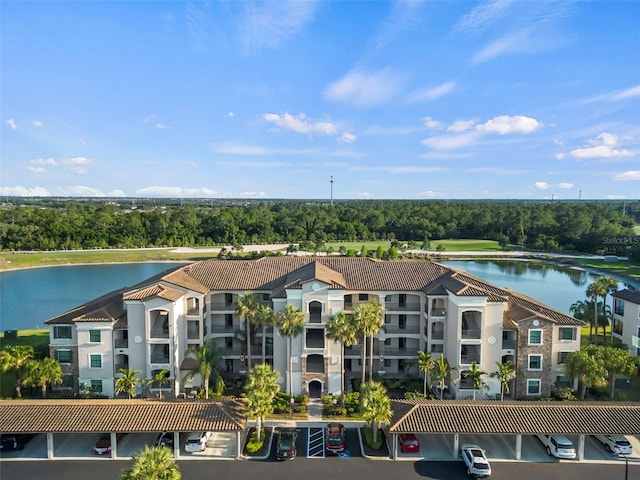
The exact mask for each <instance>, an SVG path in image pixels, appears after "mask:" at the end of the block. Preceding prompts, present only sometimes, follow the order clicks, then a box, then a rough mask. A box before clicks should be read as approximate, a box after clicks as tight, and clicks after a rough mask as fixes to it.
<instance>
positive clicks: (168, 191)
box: [136, 185, 218, 198]
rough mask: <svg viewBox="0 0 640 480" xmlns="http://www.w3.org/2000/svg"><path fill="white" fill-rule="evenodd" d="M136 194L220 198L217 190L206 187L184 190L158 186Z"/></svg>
mask: <svg viewBox="0 0 640 480" xmlns="http://www.w3.org/2000/svg"><path fill="white" fill-rule="evenodd" d="M136 193H137V194H139V195H142V196H149V197H169V198H210V197H216V196H218V194H217V192H216V191H215V190H211V189H210V188H206V187H201V188H184V187H169V186H158V185H156V186H152V187H145V188H141V189H139V190H137V191H136Z"/></svg>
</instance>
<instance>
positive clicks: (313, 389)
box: [309, 380, 322, 398]
mask: <svg viewBox="0 0 640 480" xmlns="http://www.w3.org/2000/svg"><path fill="white" fill-rule="evenodd" d="M321 397H322V383H320V381H318V380H313V381H311V382H309V398H321Z"/></svg>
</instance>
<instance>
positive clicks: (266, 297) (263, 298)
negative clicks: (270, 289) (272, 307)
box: [262, 293, 271, 302]
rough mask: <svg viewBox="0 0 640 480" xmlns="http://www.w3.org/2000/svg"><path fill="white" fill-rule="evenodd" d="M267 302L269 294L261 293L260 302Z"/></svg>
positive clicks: (269, 298)
mask: <svg viewBox="0 0 640 480" xmlns="http://www.w3.org/2000/svg"><path fill="white" fill-rule="evenodd" d="M269 300H271V294H270V293H263V294H262V301H263V302H268V301H269Z"/></svg>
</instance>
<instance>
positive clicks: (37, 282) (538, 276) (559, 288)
mask: <svg viewBox="0 0 640 480" xmlns="http://www.w3.org/2000/svg"><path fill="white" fill-rule="evenodd" d="M442 263H443V264H445V265H449V266H452V267H456V268H461V269H464V270H467V271H468V272H469V273H471V274H473V275H476V276H478V277H480V278H483V279H484V280H486V281H488V282H490V283H493V284H494V285H496V286H498V287H508V288H511V289H512V290H515V291H518V292H520V293H523V294H525V295H528V296H530V297H532V298H535V299H536V300H539V301H541V302H543V303H546V304H547V305H550V306H552V307H554V308H557V309H558V310H561V311H562V312H565V313H569V308H570V307H571V305H572V304H573V303H575V302H576V301H578V300H584V299H585V298H586V296H585V291H586V289H587V286H588V285H589V284H590V283H591V282H592V281H593V280H594V279H595V278H597V277H596V276H595V275H593V274H591V273H589V272H586V271H583V270H578V269H574V268H566V267H560V266H558V265H555V264H551V263H543V262H533V261H517V260H505V261H492V260H476V261H462V260H458V261H446V262H442ZM180 265H183V264H182V263H117V264H103V265H68V266H56V267H45V268H34V269H26V270H14V271H10V272H2V273H0V331H5V330H26V329H37V328H44V327H45V325H44V321H45V320H48V319H49V318H51V317H53V316H56V315H59V314H61V313H64V312H66V311H68V310H70V309H72V308H75V307H77V306H79V305H82V304H83V303H85V302H87V301H89V300H92V299H94V298H97V297H99V296H101V295H104V294H105V293H108V292H111V291H113V290H117V289H119V288H122V287H125V286H131V285H135V284H136V283H138V282H141V281H143V280H145V279H146V278H149V277H152V276H153V275H156V274H158V273H160V272H163V271H165V270H168V269H170V268H175V267H177V266H180ZM627 287H629V288H631V285H630V284H627V283H624V282H620V288H627Z"/></svg>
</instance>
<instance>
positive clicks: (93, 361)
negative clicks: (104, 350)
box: [89, 353, 102, 368]
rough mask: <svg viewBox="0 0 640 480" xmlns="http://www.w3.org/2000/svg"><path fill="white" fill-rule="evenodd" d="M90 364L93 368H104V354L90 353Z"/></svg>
mask: <svg viewBox="0 0 640 480" xmlns="http://www.w3.org/2000/svg"><path fill="white" fill-rule="evenodd" d="M89 366H90V367H91V368H102V355H100V354H99V353H92V354H91V355H89Z"/></svg>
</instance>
